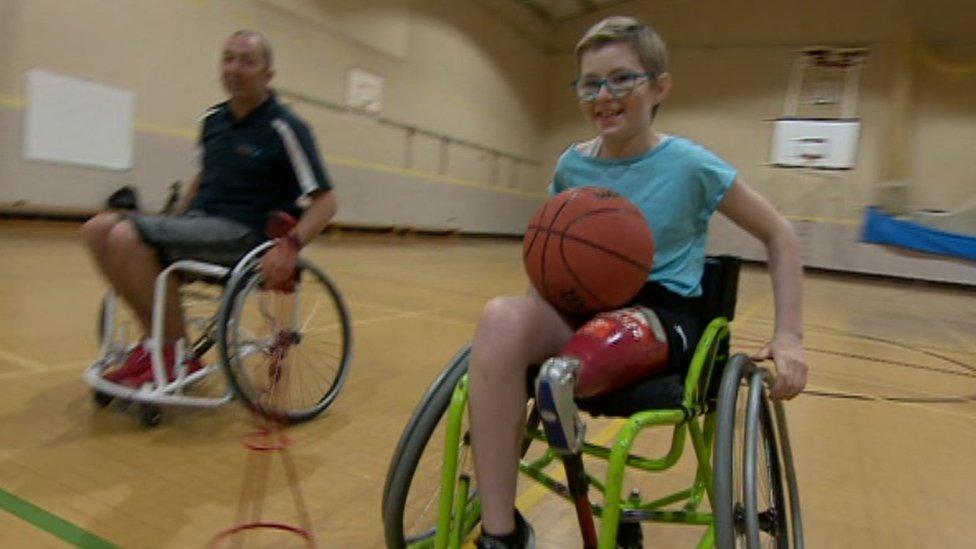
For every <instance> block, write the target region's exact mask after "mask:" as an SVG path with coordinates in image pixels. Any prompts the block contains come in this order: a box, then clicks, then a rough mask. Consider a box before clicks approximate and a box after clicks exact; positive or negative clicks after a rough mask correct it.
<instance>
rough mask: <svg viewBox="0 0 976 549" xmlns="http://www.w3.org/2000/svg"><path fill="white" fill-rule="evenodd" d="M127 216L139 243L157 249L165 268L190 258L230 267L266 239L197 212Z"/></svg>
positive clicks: (240, 225)
mask: <svg viewBox="0 0 976 549" xmlns="http://www.w3.org/2000/svg"><path fill="white" fill-rule="evenodd" d="M126 217H127V219H129V220H131V221H132V222H133V223H134V224H135V226H136V229H137V230H138V231H139V235H140V236H141V237H142V240H143V241H144V242H146V244H149V245H150V246H152V247H153V248H155V249H156V252H157V253H158V254H159V260H160V262H162V263H163V264H164V265H169V264H171V263H174V262H176V261H180V260H183V259H192V260H196V261H203V262H206V263H217V264H219V265H227V266H230V265H233V264H234V263H236V262H237V260H238V259H240V258H241V257H242V256H244V254H246V253H247V252H248V251H250V250H251V249H252V248H254V247H255V246H257V245H258V244H260V243H261V242H262V241H264V240H265V239H264V238H263V237H261V236H260V235H257V234H255V232H254V231H253V230H251V229H250V228H249V227H248V226H247V225H244V224H242V223H238V222H237V221H233V220H230V219H227V218H224V217H214V216H208V215H206V214H204V213H203V212H200V211H190V212H187V213H185V214H183V215H178V216H150V215H141V214H129V215H127V216H126Z"/></svg>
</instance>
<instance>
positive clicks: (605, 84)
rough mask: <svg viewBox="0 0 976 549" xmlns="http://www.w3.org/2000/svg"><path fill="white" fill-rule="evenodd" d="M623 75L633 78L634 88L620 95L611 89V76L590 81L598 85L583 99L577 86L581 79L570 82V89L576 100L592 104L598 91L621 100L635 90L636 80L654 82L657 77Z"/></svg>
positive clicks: (633, 74) (597, 95)
mask: <svg viewBox="0 0 976 549" xmlns="http://www.w3.org/2000/svg"><path fill="white" fill-rule="evenodd" d="M623 74H628V75H630V76H633V77H634V87H632V88H630V89H629V90H624V91H623V92H622V93H620V92H619V91H618V92H615V91H614V90H613V88H612V87H611V86H610V78H611V77H612V76H613V75H610V76H606V77H604V78H593V79H592V81H593V82H595V83H597V84H599V86H598V87H597V88H596V93H594V94H593V95H592V96H591V97H584V96H582V95H580V92H579V89H578V88H577V86H578V85H579V83H580V81H581V80H583V79H582V78H577V79H576V80H573V81H572V82H570V87H571V88H572V89H573V92H575V94H576V98H577V99H578V100H580V101H583V102H584V103H592V102H594V101H596V98H597V97H599V96H600V90H602V89H603V88H606V89H607V93H609V94H610V97H612V98H614V99H623V98H624V97H627V96H628V95H630V94H631V93H633V92H634V90H636V89H637V86H639V85H640V81H639V80H638V79H640V78H644V79H645V80H656V79H657V77H658V76H659V75H657V74H653V73H649V72H634V71H627V72H625V73H623Z"/></svg>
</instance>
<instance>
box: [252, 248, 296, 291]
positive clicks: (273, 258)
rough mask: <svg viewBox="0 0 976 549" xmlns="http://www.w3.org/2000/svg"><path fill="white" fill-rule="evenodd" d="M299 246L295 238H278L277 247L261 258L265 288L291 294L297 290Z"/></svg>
mask: <svg viewBox="0 0 976 549" xmlns="http://www.w3.org/2000/svg"><path fill="white" fill-rule="evenodd" d="M299 247H300V246H299V245H298V243H297V241H296V239H294V238H290V237H284V238H278V239H276V241H275V245H274V246H273V247H272V248H271V249H270V250H268V253H266V254H264V257H263V258H261V275H262V276H263V277H264V283H265V288H266V289H268V290H278V291H281V292H290V291H292V290H294V289H295V264H296V263H297V262H298V249H299Z"/></svg>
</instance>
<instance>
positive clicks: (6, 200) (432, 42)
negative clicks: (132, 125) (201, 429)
mask: <svg viewBox="0 0 976 549" xmlns="http://www.w3.org/2000/svg"><path fill="white" fill-rule="evenodd" d="M0 14H2V18H0V21H2V23H0V25H2V28H0V30H2V31H4V32H3V33H2V34H0V41H2V42H0V45H2V46H3V49H2V50H0V99H2V101H0V120H2V122H3V133H2V134H0V147H2V148H0V180H2V182H3V184H2V186H0V204H7V205H9V204H11V203H15V202H19V203H26V204H27V205H33V206H36V207H44V206H60V207H81V208H95V207H97V206H98V205H99V204H100V203H101V202H102V201H103V200H104V198H105V197H106V196H107V194H108V193H109V192H111V190H113V189H115V188H116V187H118V186H119V185H121V184H125V183H135V184H136V185H137V186H138V187H139V188H140V190H141V191H142V195H143V198H144V199H146V203H147V205H148V206H149V207H158V206H159V205H161V204H162V201H163V199H164V191H165V187H166V185H167V184H168V183H169V182H170V181H172V180H173V179H175V178H187V177H189V176H190V175H191V173H192V167H191V165H190V162H189V157H190V151H191V149H192V145H193V139H194V136H195V133H196V130H197V118H198V116H199V114H200V113H201V112H202V111H203V110H204V109H205V108H206V107H207V106H208V105H210V104H212V103H215V102H217V101H220V100H222V92H221V90H220V88H219V85H218V82H217V68H216V62H217V59H218V52H219V48H220V46H221V44H222V42H223V40H224V39H225V38H226V37H227V36H228V35H229V34H230V33H231V32H232V31H234V30H236V29H238V28H242V27H251V28H256V29H258V30H260V31H262V32H264V33H265V34H267V36H268V37H269V39H270V40H271V41H272V43H273V44H274V47H275V56H276V65H277V69H278V76H277V77H276V79H275V82H274V84H275V85H276V86H277V87H278V88H280V89H281V90H282V91H283V92H291V93H293V94H298V95H300V96H302V97H306V98H308V99H309V100H305V101H295V100H294V99H292V98H290V97H287V95H286V100H287V101H290V102H293V103H294V108H295V110H296V111H298V112H299V113H300V114H301V115H302V116H303V117H304V118H306V120H307V121H308V122H309V123H310V124H311V125H312V126H313V128H314V130H315V133H316V136H317V138H318V141H319V144H320V148H321V149H322V151H323V153H324V154H325V155H326V158H327V160H328V161H329V163H330V164H331V165H333V166H334V167H335V168H336V169H337V170H339V171H343V173H352V174H354V175H353V176H351V177H350V178H348V179H346V180H342V179H341V178H338V177H337V178H336V185H337V188H338V190H339V196H340V200H342V196H343V188H344V187H346V188H349V187H352V186H357V187H363V186H365V187H367V188H366V189H362V188H357V189H356V192H355V193H350V194H355V195H356V196H369V197H372V200H387V201H390V203H391V205H392V206H396V205H399V206H401V207H406V208H408V209H409V212H410V213H411V215H412V217H410V219H408V220H407V221H404V223H405V224H412V225H419V226H443V225H442V224H443V223H446V220H448V219H454V220H455V221H454V222H452V223H453V224H454V225H457V226H462V225H466V224H465V223H463V222H462V221H458V218H459V217H460V216H462V215H463V212H465V211H466V204H465V201H466V200H471V201H477V202H478V203H479V204H482V205H484V206H485V207H486V208H487V212H486V214H485V217H486V218H491V217H492V212H493V211H494V212H496V213H498V214H499V215H500V216H501V217H505V218H507V217H508V213H509V212H510V211H512V210H515V211H523V210H526V209H529V210H531V208H532V207H534V205H535V204H537V203H538V202H539V201H540V200H541V198H540V197H541V194H540V193H541V192H542V190H543V189H544V185H545V184H544V182H543V183H539V180H540V176H539V169H540V168H539V166H538V164H539V162H538V161H537V159H538V158H539V143H540V141H541V124H542V118H543V114H544V112H545V108H544V104H543V101H542V96H541V91H542V90H543V80H542V76H541V75H542V72H543V70H542V69H543V68H544V66H545V57H544V55H543V54H542V53H541V51H540V50H538V48H536V47H534V46H531V45H530V44H529V43H528V42H526V41H525V40H524V39H523V38H521V37H520V36H519V34H518V33H516V32H515V31H514V30H512V29H511V28H510V27H509V26H508V25H506V24H505V23H504V22H502V21H500V20H498V19H497V18H495V17H493V16H491V14H490V12H488V11H486V10H485V9H483V8H482V7H481V6H480V4H478V3H477V2H474V1H473V0H453V1H448V0H412V1H409V2H408V1H406V0H401V1H398V0H370V1H367V2H351V1H316V0H246V1H244V0H242V1H236V0H213V1H198V0H192V1H191V0H173V1H166V2H146V1H142V0H78V1H72V2H62V1H59V0H30V1H28V0H0ZM34 67H38V68H44V69H47V70H52V71H56V72H59V73H63V74H66V75H71V76H76V77H80V78H86V79H90V80H93V81H96V82H100V83H103V84H107V85H111V86H118V87H121V88H126V89H130V90H132V91H134V92H135V93H136V96H137V107H136V119H137V132H136V138H135V139H136V141H135V148H136V152H135V156H136V165H135V166H134V168H133V170H131V171H130V172H123V173H119V172H110V171H103V170H92V169H87V168H76V167H70V166H55V165H50V164H43V163H29V162H24V161H23V160H22V159H21V152H20V151H21V145H20V143H21V141H22V135H23V134H22V131H21V126H22V122H21V120H22V118H23V108H24V106H23V99H24V98H23V93H24V92H23V79H24V72H25V71H27V70H28V69H30V68H34ZM351 67H360V68H364V69H366V70H369V71H371V72H374V73H376V74H379V75H381V76H383V77H384V78H385V89H384V109H383V112H382V114H381V117H382V120H380V119H377V118H370V117H365V116H362V115H357V114H351V113H348V112H343V111H341V110H336V108H335V106H336V105H341V104H342V103H343V99H344V98H343V94H344V84H345V80H344V79H345V72H346V71H347V70H348V69H349V68H351ZM402 126H413V127H416V128H419V129H420V130H422V131H427V132H430V133H429V134H424V133H419V134H416V136H415V137H413V138H412V139H408V132H407V131H405V130H404V129H402ZM432 134H433V136H432ZM440 136H447V137H450V138H451V140H450V141H448V142H446V143H444V142H443V140H442V139H441V137H440ZM470 144H474V145H477V146H478V147H477V148H473V147H471V146H469V145H470ZM485 149H490V150H495V151H498V152H499V153H500V154H494V153H491V152H486V150H485ZM516 158H517V159H518V160H515V159H516ZM340 168H341V170H340ZM350 170H351V171H350ZM397 170H399V171H397ZM418 171H419V172H423V173H418ZM391 173H392V174H393V175H395V176H396V177H395V179H396V181H399V184H397V185H394V186H393V187H391V188H384V192H382V193H376V192H369V191H370V189H369V188H368V187H369V186H370V185H373V184H379V183H378V182H379V181H381V180H382V182H383V184H384V185H386V184H389V175H390V174H391ZM380 174H382V176H381V175H380ZM443 185H448V186H455V187H458V188H459V189H460V191H459V192H460V194H458V193H451V195H450V197H446V196H445V193H442V192H439V191H437V189H439V188H440V187H439V186H443ZM364 191H365V192H364ZM391 193H392V194H391ZM472 193H473V194H472ZM419 196H423V200H419V201H418V200H417V197H419ZM485 197H487V200H486V198H485ZM414 202H416V203H414ZM444 202H447V203H448V204H445V203H444ZM425 207H429V208H430V210H429V211H425ZM445 210H446V211H447V212H448V213H447V214H444V213H443V212H444V211H445ZM380 211H384V210H383V208H379V209H377V208H376V205H375V204H363V203H360V202H358V201H355V200H354V201H343V207H342V210H341V213H340V216H339V218H340V220H342V219H346V220H356V221H359V222H375V223H384V222H386V220H384V219H372V218H371V216H372V215H373V214H372V213H370V212H380ZM435 211H437V212H441V213H437V214H435V213H434V212H435ZM451 211H456V212H455V213H454V214H451V213H450V212H451ZM525 215H526V216H527V215H528V214H525ZM522 224H523V222H522V221H519V222H518V223H515V224H512V223H509V226H508V227H507V229H506V230H507V231H508V232H519V231H520V230H521V229H522ZM489 225H490V226H489ZM466 228H468V229H473V230H477V229H478V227H477V226H475V227H470V226H469V227H466ZM482 228H483V230H493V231H494V230H498V229H499V227H498V226H497V223H495V224H488V225H484V226H483V227H482Z"/></svg>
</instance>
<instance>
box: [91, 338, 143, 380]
mask: <svg viewBox="0 0 976 549" xmlns="http://www.w3.org/2000/svg"><path fill="white" fill-rule="evenodd" d="M151 362H152V361H151V360H150V358H149V349H147V348H146V344H145V340H142V341H140V342H139V343H138V344H136V346H135V347H133V348H132V350H130V351H129V353H128V354H127V355H126V356H125V361H124V362H123V363H122V365H121V366H119V367H118V368H115V369H114V370H110V371H108V372H105V373H103V374H102V378H103V379H105V380H107V381H111V382H112V383H122V382H124V381H126V380H128V379H131V378H135V377H139V376H141V375H142V374H144V373H145V372H146V371H147V370H149V369H150V368H149V365H150V364H151Z"/></svg>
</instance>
